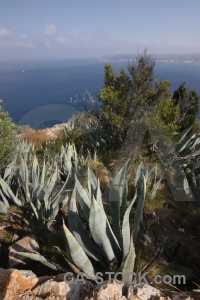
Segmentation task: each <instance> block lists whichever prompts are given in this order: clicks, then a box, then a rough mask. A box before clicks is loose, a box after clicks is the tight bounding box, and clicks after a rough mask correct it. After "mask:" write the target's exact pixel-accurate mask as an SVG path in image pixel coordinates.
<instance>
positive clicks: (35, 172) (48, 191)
mask: <svg viewBox="0 0 200 300" xmlns="http://www.w3.org/2000/svg"><path fill="white" fill-rule="evenodd" d="M69 174H70V173H69ZM14 176H15V180H16V182H17V183H18V189H17V193H16V194H14V192H13V191H12V189H11V187H10V186H9V184H8V183H7V182H6V181H5V180H4V179H3V178H0V187H1V189H0V195H1V197H2V199H3V201H4V204H5V206H6V207H7V209H9V203H8V201H7V198H9V199H10V200H12V201H13V202H14V203H15V204H17V205H19V206H25V205H27V206H28V207H31V209H32V212H33V214H34V216H35V219H36V224H37V225H38V226H39V227H41V228H43V227H47V228H48V227H49V226H50V225H51V224H52V222H53V221H54V219H55V217H56V215H57V213H58V210H59V205H60V203H61V202H62V201H64V200H65V199H66V195H65V196H63V191H64V189H65V187H66V184H67V181H68V178H69V176H68V177H67V179H66V181H65V183H64V184H62V186H61V188H59V190H57V191H55V189H56V184H57V180H58V178H59V172H58V168H57V167H55V168H54V166H52V165H50V166H47V164H46V162H45V160H44V161H43V166H42V168H40V166H39V163H38V160H37V157H36V155H35V156H34V159H33V162H32V165H31V167H28V165H27V162H26V159H24V158H23V157H21V163H20V165H19V167H18V169H17V170H16V172H15V174H14ZM6 197H7V198H6Z"/></svg>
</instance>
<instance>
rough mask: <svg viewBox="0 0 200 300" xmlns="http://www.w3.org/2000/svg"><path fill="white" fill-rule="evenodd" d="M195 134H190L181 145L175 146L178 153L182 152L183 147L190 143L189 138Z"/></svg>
mask: <svg viewBox="0 0 200 300" xmlns="http://www.w3.org/2000/svg"><path fill="white" fill-rule="evenodd" d="M194 136H195V135H191V136H190V137H189V138H188V139H187V140H186V141H185V142H184V143H183V144H182V145H180V146H181V147H180V146H179V145H178V147H176V151H177V152H178V153H179V154H180V153H181V152H183V151H184V150H185V149H187V148H188V144H189V143H190V141H191V139H192V138H193V137H194Z"/></svg>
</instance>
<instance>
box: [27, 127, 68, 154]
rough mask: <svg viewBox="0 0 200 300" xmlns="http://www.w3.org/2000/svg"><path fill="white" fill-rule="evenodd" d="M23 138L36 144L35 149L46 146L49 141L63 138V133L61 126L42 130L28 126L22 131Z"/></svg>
mask: <svg viewBox="0 0 200 300" xmlns="http://www.w3.org/2000/svg"><path fill="white" fill-rule="evenodd" d="M22 139H23V140H26V141H27V142H28V143H31V144H33V145H34V148H35V150H41V148H44V147H45V145H46V143H47V142H52V141H55V140H62V139H63V133H62V130H61V127H52V128H47V129H42V130H33V129H31V128H26V129H25V130H24V131H23V133H22Z"/></svg>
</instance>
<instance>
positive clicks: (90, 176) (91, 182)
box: [88, 166, 97, 197]
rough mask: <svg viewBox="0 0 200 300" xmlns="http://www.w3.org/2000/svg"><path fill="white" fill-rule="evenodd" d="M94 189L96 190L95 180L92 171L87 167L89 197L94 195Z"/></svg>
mask: <svg viewBox="0 0 200 300" xmlns="http://www.w3.org/2000/svg"><path fill="white" fill-rule="evenodd" d="M96 189H97V178H96V176H95V175H94V172H93V171H92V169H91V168H90V167H89V166H88V190H89V194H90V197H91V195H94V194H95V191H96Z"/></svg>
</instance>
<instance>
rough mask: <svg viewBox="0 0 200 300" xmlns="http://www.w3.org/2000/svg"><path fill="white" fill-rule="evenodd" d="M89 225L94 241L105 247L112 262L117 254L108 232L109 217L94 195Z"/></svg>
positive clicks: (105, 251)
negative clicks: (107, 217)
mask: <svg viewBox="0 0 200 300" xmlns="http://www.w3.org/2000/svg"><path fill="white" fill-rule="evenodd" d="M89 227H90V231H91V234H92V237H93V239H94V241H95V242H96V243H97V245H98V246H99V247H101V248H102V249H103V251H104V253H105V255H106V257H107V259H108V261H109V262H111V261H112V260H113V259H114V258H115V254H114V252H113V248H112V245H111V242H110V240H109V238H108V236H107V233H106V227H107V219H106V216H105V212H104V210H103V208H102V207H101V206H100V205H99V204H98V202H97V201H96V199H94V197H93V198H92V203H91V206H90V217H89Z"/></svg>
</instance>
